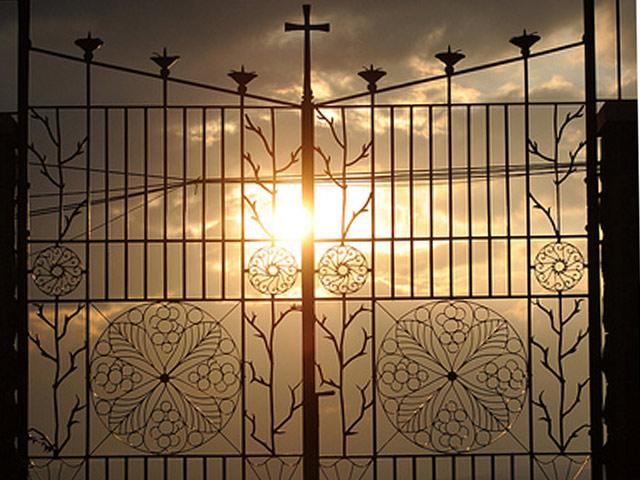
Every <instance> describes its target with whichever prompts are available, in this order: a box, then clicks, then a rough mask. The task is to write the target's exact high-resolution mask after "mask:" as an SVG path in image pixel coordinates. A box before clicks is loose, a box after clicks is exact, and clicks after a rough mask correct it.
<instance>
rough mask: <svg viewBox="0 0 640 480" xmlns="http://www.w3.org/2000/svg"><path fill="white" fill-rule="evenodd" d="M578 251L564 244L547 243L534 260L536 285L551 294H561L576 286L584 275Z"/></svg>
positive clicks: (582, 262) (582, 259)
mask: <svg viewBox="0 0 640 480" xmlns="http://www.w3.org/2000/svg"><path fill="white" fill-rule="evenodd" d="M584 266H585V264H584V258H583V256H582V253H580V250H578V249H577V248H576V247H575V246H573V245H571V244H570V243H566V242H554V243H548V244H547V245H545V246H544V247H542V248H541V249H540V251H539V252H538V254H537V255H536V258H535V260H534V269H535V274H536V280H537V281H538V283H539V284H540V285H541V286H542V287H544V288H546V289H547V290H551V291H553V292H563V291H565V290H569V289H571V288H573V287H575V286H576V285H577V283H578V282H579V281H580V279H581V278H582V275H583V274H584Z"/></svg>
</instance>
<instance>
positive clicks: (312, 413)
mask: <svg viewBox="0 0 640 480" xmlns="http://www.w3.org/2000/svg"><path fill="white" fill-rule="evenodd" d="M616 5H618V4H616ZM303 11H304V14H305V25H304V29H305V66H304V95H303V100H302V104H301V105H300V106H301V111H302V122H301V129H302V143H303V146H302V155H303V174H302V176H303V180H302V184H303V197H304V200H303V201H304V204H305V206H306V207H307V209H308V210H309V211H310V212H312V211H313V210H312V209H313V147H314V138H313V137H314V133H313V132H314V125H313V114H314V111H315V108H316V107H321V106H326V105H328V104H329V103H333V102H337V101H339V100H346V99H350V98H355V97H357V96H365V95H369V94H370V95H371V103H372V105H373V92H371V93H364V94H359V95H354V96H349V97H344V98H342V99H338V100H335V101H333V102H322V103H320V104H317V105H316V104H314V103H313V101H312V98H313V97H312V93H311V83H310V44H309V33H310V32H309V30H310V29H313V27H312V26H311V25H310V23H309V6H308V5H305V6H304V9H303ZM594 11H595V7H594V1H593V0H584V1H583V15H584V32H585V34H584V40H583V43H584V48H585V89H586V91H585V93H586V95H585V104H586V139H587V145H586V155H587V212H588V218H587V225H588V226H587V231H588V259H589V265H598V266H599V265H600V261H599V260H600V259H599V243H600V241H599V232H600V229H599V212H598V165H597V143H596V142H597V139H596V75H595V73H596V52H595V32H594ZM18 24H19V29H18V30H19V56H18V125H19V128H18V132H19V133H18V139H19V142H18V189H17V268H18V272H20V273H22V274H21V275H19V278H18V281H17V285H16V287H17V289H16V290H17V301H18V311H19V318H20V319H21V321H20V330H19V333H18V337H17V350H18V354H19V359H20V366H19V380H18V384H17V385H16V387H17V388H16V390H17V404H18V406H19V411H20V414H19V425H20V427H21V434H20V435H19V436H18V438H17V452H18V458H19V465H20V466H19V471H18V472H17V476H16V478H26V477H27V475H28V458H29V457H28V445H27V443H28V438H27V428H28V419H27V405H28V394H29V390H28V327H27V325H28V309H27V307H28V302H27V300H28V298H27V278H28V276H27V271H28V261H27V259H28V238H29V217H28V212H29V205H28V189H29V183H28V176H27V173H28V172H27V170H28V163H27V153H28V152H27V150H28V147H27V146H28V138H29V111H28V109H29V54H30V51H36V50H37V49H34V48H32V47H31V44H30V2H29V0H18ZM327 29H328V27H327ZM325 31H326V30H325ZM41 51H42V50H41ZM48 53H50V52H48ZM618 55H619V51H618ZM58 56H61V57H64V55H58ZM70 58H72V57H70ZM74 59H75V58H74ZM525 65H526V62H525ZM619 66H620V64H619V63H618V69H619ZM121 70H126V69H121ZM129 70H130V69H129ZM468 70H471V69H468ZM135 73H141V72H135ZM460 73H466V71H465V72H460ZM618 75H619V70H618ZM165 81H166V79H165ZM527 81H528V75H527V74H525V82H527ZM618 81H620V78H619V76H618ZM181 83H191V84H195V82H181ZM200 86H201V85H200ZM404 86H409V84H403V85H401V86H395V87H389V88H385V89H380V90H379V92H380V93H381V92H383V91H386V90H391V89H394V88H400V87H404ZM218 90H220V91H225V89H218ZM227 92H228V93H235V92H231V91H227ZM247 96H249V95H247ZM251 97H253V98H260V99H265V98H264V97H258V96H251ZM165 98H166V97H165ZM241 98H244V95H242V96H241ZM269 100H271V99H269ZM527 120H528V119H527ZM165 153H166V152H165ZM303 245H306V246H303V254H302V258H303V260H302V265H303V266H302V278H303V280H302V283H303V295H302V297H303V311H304V313H303V325H304V332H303V337H304V349H303V351H305V352H306V354H303V358H304V367H303V379H304V381H303V383H304V412H305V413H304V418H305V422H304V424H305V427H304V432H305V433H304V444H305V448H304V452H303V456H304V459H305V461H304V463H305V479H307V480H313V479H315V478H317V476H318V437H317V431H318V428H317V427H318V414H317V409H318V405H317V392H316V391H315V380H314V378H315V372H314V368H315V367H314V362H315V360H314V358H315V355H314V354H313V351H314V336H315V333H314V324H315V315H314V302H313V296H314V293H313V278H314V261H313V245H314V242H313V233H310V234H309V235H308V237H307V240H306V242H303ZM588 285H589V287H588V294H589V299H590V301H589V314H588V319H589V320H588V321H589V351H590V355H589V358H590V362H589V371H590V377H591V380H590V381H591V385H590V400H591V401H590V412H591V413H590V415H591V449H592V478H593V479H594V480H600V479H601V478H602V440H603V428H602V377H601V376H602V369H601V358H600V355H597V354H595V353H596V352H598V353H599V352H600V351H601V348H602V339H601V318H600V269H599V268H589V273H588ZM304 292H306V295H305V293H304ZM312 432H315V434H316V435H315V436H314V435H311V433H312ZM314 437H315V438H314ZM307 455H309V457H307Z"/></svg>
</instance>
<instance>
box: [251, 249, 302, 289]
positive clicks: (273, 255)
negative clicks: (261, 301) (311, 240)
mask: <svg viewBox="0 0 640 480" xmlns="http://www.w3.org/2000/svg"><path fill="white" fill-rule="evenodd" d="M247 271H248V273H249V283H251V285H252V286H253V288H255V289H256V290H258V291H259V292H260V293H264V294H265V295H278V294H281V293H284V292H286V291H287V290H289V289H290V288H291V287H293V285H294V284H295V283H296V278H297V277H298V265H297V264H296V259H295V258H294V257H293V255H292V254H291V252H289V251H288V250H286V249H284V248H282V247H276V246H275V245H271V246H270V247H263V248H261V249H259V250H258V251H256V252H255V253H254V254H253V255H251V258H250V259H249V266H248V268H247Z"/></svg>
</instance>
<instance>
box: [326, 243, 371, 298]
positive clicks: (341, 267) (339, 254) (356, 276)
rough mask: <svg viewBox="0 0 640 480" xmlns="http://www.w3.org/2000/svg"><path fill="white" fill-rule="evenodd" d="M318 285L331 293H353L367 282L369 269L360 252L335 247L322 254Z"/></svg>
mask: <svg viewBox="0 0 640 480" xmlns="http://www.w3.org/2000/svg"><path fill="white" fill-rule="evenodd" d="M318 273H319V276H320V283H322V286H323V287H324V288H325V289H327V291H329V292H331V293H335V294H338V295H342V294H346V293H354V292H357V291H358V290H360V289H361V288H362V286H363V285H364V283H365V282H366V281H367V275H368V274H369V267H368V265H367V260H366V259H365V258H364V255H363V254H362V252H360V250H358V249H356V248H353V247H351V246H349V245H336V246H334V247H331V248H330V249H329V250H327V251H326V252H324V255H322V257H320V262H319V264H318Z"/></svg>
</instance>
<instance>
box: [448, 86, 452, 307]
mask: <svg viewBox="0 0 640 480" xmlns="http://www.w3.org/2000/svg"><path fill="white" fill-rule="evenodd" d="M452 130H453V129H452V125H451V75H447V209H448V211H447V220H448V222H447V223H448V224H449V228H448V230H449V232H448V233H449V297H453V140H452V138H451V134H452Z"/></svg>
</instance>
